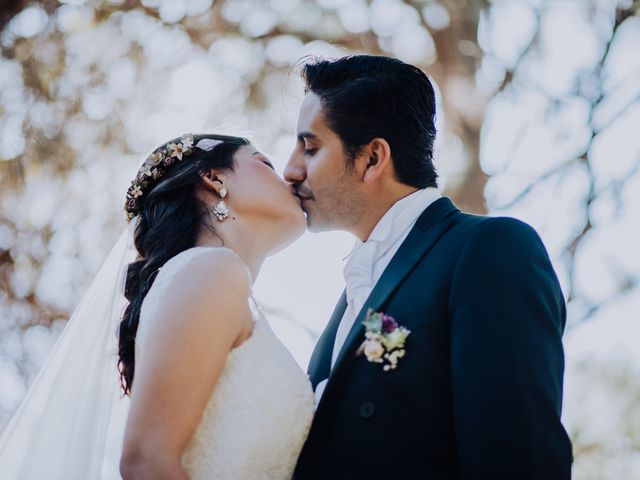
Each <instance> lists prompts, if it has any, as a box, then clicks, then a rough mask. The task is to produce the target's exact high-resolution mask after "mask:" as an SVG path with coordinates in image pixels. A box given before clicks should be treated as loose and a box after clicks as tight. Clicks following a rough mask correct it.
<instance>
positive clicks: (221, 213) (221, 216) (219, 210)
mask: <svg viewBox="0 0 640 480" xmlns="http://www.w3.org/2000/svg"><path fill="white" fill-rule="evenodd" d="M226 196H227V189H226V188H224V187H222V188H221V189H220V197H221V198H222V200H220V201H219V202H218V203H217V204H216V206H215V207H214V208H213V214H214V215H215V216H216V218H217V219H218V221H220V222H224V220H225V219H227V218H229V207H227V204H226V203H224V199H225V197H226Z"/></svg>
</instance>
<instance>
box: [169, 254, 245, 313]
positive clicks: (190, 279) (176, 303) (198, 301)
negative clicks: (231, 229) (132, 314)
mask: <svg viewBox="0 0 640 480" xmlns="http://www.w3.org/2000/svg"><path fill="white" fill-rule="evenodd" d="M179 255H180V256H185V258H183V259H182V260H181V261H179V260H178V258H177V257H176V258H174V259H172V260H170V261H169V262H171V263H174V265H171V266H170V265H168V264H169V262H167V264H165V267H163V269H164V268H167V267H168V268H170V269H171V272H170V274H169V275H166V278H165V279H163V280H162V283H163V288H162V291H161V292H159V293H160V294H159V295H158V296H159V299H158V309H157V311H159V312H162V313H161V316H163V317H174V318H175V316H177V315H178V314H179V316H180V317H182V318H184V317H187V316H188V317H191V318H194V317H199V316H201V315H200V314H205V313H206V314H207V315H206V317H209V318H223V317H227V316H231V317H233V318H242V317H243V316H244V315H242V314H243V313H245V310H246V309H248V298H249V296H250V294H251V277H250V273H249V271H248V269H247V266H246V264H245V263H244V262H243V261H242V260H241V259H240V257H238V255H236V254H235V253H234V252H233V251H232V250H229V249H227V248H208V247H206V248H205V247H196V248H194V249H190V250H189V251H185V252H182V253H181V254H179ZM159 275H160V274H159ZM212 312H215V313H216V315H213V316H212V315H211V314H212Z"/></svg>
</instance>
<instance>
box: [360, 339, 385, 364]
mask: <svg viewBox="0 0 640 480" xmlns="http://www.w3.org/2000/svg"><path fill="white" fill-rule="evenodd" d="M364 354H365V355H366V357H367V360H369V361H370V362H378V361H379V360H381V357H382V355H383V354H384V348H383V347H382V344H381V343H380V342H378V341H376V340H367V341H366V342H365V343H364Z"/></svg>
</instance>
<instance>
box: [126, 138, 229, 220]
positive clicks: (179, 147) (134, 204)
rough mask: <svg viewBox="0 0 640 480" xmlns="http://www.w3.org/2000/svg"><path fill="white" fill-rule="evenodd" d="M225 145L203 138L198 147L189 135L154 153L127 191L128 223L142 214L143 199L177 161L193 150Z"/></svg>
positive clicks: (220, 141) (208, 149) (219, 141)
mask: <svg viewBox="0 0 640 480" xmlns="http://www.w3.org/2000/svg"><path fill="white" fill-rule="evenodd" d="M221 143H223V141H222V140H215V139H212V138H203V139H201V140H200V141H198V143H197V144H196V145H193V135H192V134H190V133H187V134H185V135H182V137H180V141H179V142H178V143H169V144H166V145H163V146H162V147H160V148H158V149H157V150H155V151H154V152H152V153H151V154H150V155H149V156H148V157H147V159H146V160H145V161H144V163H143V164H142V166H141V167H140V170H139V171H138V174H137V175H136V178H135V179H134V180H133V181H132V182H131V186H130V187H129V189H128V190H127V201H126V203H125V206H124V210H125V212H126V214H127V221H130V220H131V219H133V217H135V216H136V215H138V214H139V213H140V208H141V206H142V197H143V196H144V194H145V193H147V192H148V191H149V190H151V188H153V186H154V185H155V184H156V183H157V181H158V180H160V179H161V178H162V177H164V176H165V174H166V173H167V171H168V170H169V169H170V167H171V165H173V164H174V163H175V162H176V161H177V162H181V161H182V160H183V158H184V157H186V156H188V155H191V153H193V148H194V147H196V148H199V149H200V150H205V151H210V150H212V149H213V148H214V147H216V146H217V145H220V144H221Z"/></svg>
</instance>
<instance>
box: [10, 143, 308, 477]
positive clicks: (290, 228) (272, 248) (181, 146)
mask: <svg viewBox="0 0 640 480" xmlns="http://www.w3.org/2000/svg"><path fill="white" fill-rule="evenodd" d="M125 210H126V213H127V218H128V219H129V220H130V228H129V229H128V233H126V232H125V234H123V237H127V238H123V237H121V240H119V242H118V244H117V245H116V247H114V251H112V253H111V254H110V255H109V257H108V258H107V261H106V262H105V265H103V267H102V268H101V270H100V272H99V273H98V276H97V277H96V279H95V280H94V282H93V283H92V285H91V287H90V288H89V291H88V292H87V293H86V294H85V297H83V300H82V301H81V303H80V305H79V306H78V308H77V309H76V311H75V312H74V314H73V315H72V317H71V319H70V320H69V322H68V324H67V327H65V331H64V332H63V334H62V335H61V338H60V340H59V341H58V343H57V344H56V347H54V351H53V352H52V354H51V356H50V357H49V359H48V360H47V362H46V363H45V367H44V368H43V370H42V371H41V372H40V374H39V375H38V377H37V378H36V380H35V381H34V384H33V386H32V387H31V389H30V391H29V393H28V394H27V397H26V398H25V400H24V401H23V403H22V404H21V406H20V408H19V409H18V411H17V412H16V414H15V415H14V417H13V419H12V420H11V422H10V423H9V425H8V427H7V428H6V429H5V431H4V433H3V436H2V437H1V438H0V471H1V472H3V475H2V478H12V479H14V478H15V479H18V478H19V479H21V480H22V479H27V480H28V479H36V478H38V479H39V478H48V479H51V478H56V479H58V478H59V479H63V478H65V479H76V478H77V479H81V478H82V479H86V478H107V477H108V474H107V473H105V472H108V471H109V468H108V467H109V464H111V466H112V467H113V464H114V463H115V464H116V465H117V466H118V469H119V472H120V475H121V476H122V478H124V479H125V480H126V479H147V478H148V479H159V478H171V479H186V478H190V479H213V478H216V479H285V478H291V475H292V473H293V469H294V467H295V463H296V461H297V458H298V454H299V452H300V450H301V448H302V445H303V443H304V441H305V439H306V435H307V433H308V429H309V426H310V423H311V419H312V416H313V393H312V390H311V386H310V384H309V381H308V379H307V377H306V375H305V374H304V373H303V372H302V370H300V369H299V367H298V366H297V364H296V363H295V361H294V359H293V358H292V356H291V355H290V354H289V352H288V351H287V350H286V349H285V347H284V346H283V345H282V344H281V343H280V342H279V341H278V340H277V338H276V337H275V335H274V334H273V332H272V331H271V330H270V328H269V326H268V324H267V322H266V320H265V318H264V317H263V315H262V314H261V313H260V309H259V307H258V306H257V305H256V303H255V301H254V300H253V297H252V295H251V288H252V284H253V281H254V280H255V278H256V276H257V275H258V272H259V270H260V267H261V265H262V263H263V261H264V259H265V258H266V257H268V256H269V255H271V254H273V253H275V252H277V251H279V250H281V249H283V248H284V247H286V246H287V245H289V244H290V243H291V242H292V241H294V240H295V239H296V238H297V237H299V236H300V235H301V234H302V233H303V232H304V229H305V224H306V222H305V217H304V213H303V211H302V209H301V205H300V201H299V199H298V198H297V197H296V196H295V195H294V193H293V190H292V188H291V186H290V185H289V184H288V183H287V182H285V181H284V180H283V179H282V178H280V177H279V176H278V175H277V174H276V172H275V171H274V170H273V166H272V165H271V163H270V162H269V160H268V159H267V158H266V157H265V156H264V155H263V154H262V153H260V152H258V151H256V149H255V148H254V147H253V146H252V145H251V144H250V143H249V141H248V140H246V139H243V138H237V137H227V136H220V135H195V136H193V135H184V136H182V137H181V138H179V139H175V140H173V141H171V142H168V143H167V144H165V145H163V146H161V147H159V148H158V149H156V150H154V152H153V153H152V154H151V155H149V157H148V158H147V159H146V161H145V163H144V164H143V165H142V167H141V168H140V170H139V172H138V174H137V176H136V178H135V180H134V181H133V182H132V184H131V187H130V188H129V190H128V192H127V200H126V205H125ZM127 240H128V242H129V246H128V247H126V246H125V245H126V244H127ZM131 243H133V245H135V249H134V248H132V247H131ZM119 245H120V246H119ZM134 257H135V258H134ZM118 265H119V268H118ZM123 266H126V268H123ZM125 273H126V276H125ZM106 286H108V288H110V289H111V290H114V292H116V291H117V293H119V294H115V295H113V296H112V297H113V298H110V295H109V294H106V293H105V290H104V288H105V287H106ZM122 287H123V288H122ZM123 290H124V292H123ZM123 293H124V297H123ZM125 297H126V298H125ZM119 307H120V308H119ZM113 312H116V313H117V315H116V314H114V313H113ZM105 324H107V327H106V328H105ZM117 324H119V325H117ZM116 326H117V331H118V337H117V345H115V344H114V341H115V338H114V337H115V336H114V335H113V332H114V329H115V328H116ZM97 332H101V333H97ZM116 354H117V358H115V355H116ZM116 367H117V368H116ZM115 380H117V381H118V382H117V383H118V386H119V387H120V389H121V392H120V393H124V395H117V396H116V395H114V393H115V392H116V391H117V389H115V388H114V385H115V383H116V382H115ZM65 386H66V387H67V388H68V390H67V388H65ZM114 397H117V398H114ZM107 399H108V400H107ZM125 403H126V405H125V406H124V407H123V404H125ZM119 412H120V413H119ZM122 412H124V413H122ZM54 419H55V420H54ZM125 423H126V425H125ZM114 442H115V444H116V447H115V449H110V448H109V446H110V444H111V443H114Z"/></svg>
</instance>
